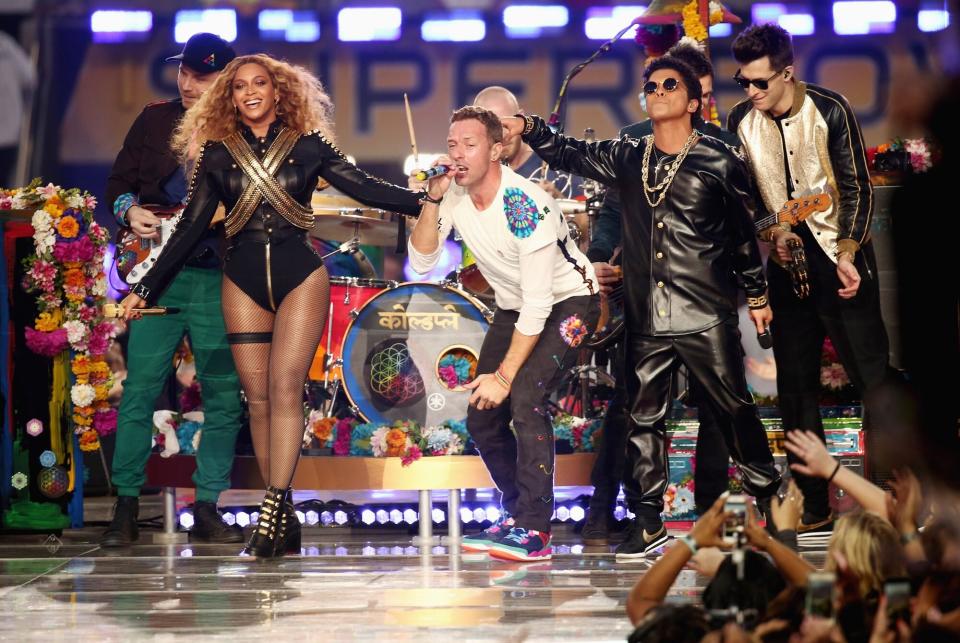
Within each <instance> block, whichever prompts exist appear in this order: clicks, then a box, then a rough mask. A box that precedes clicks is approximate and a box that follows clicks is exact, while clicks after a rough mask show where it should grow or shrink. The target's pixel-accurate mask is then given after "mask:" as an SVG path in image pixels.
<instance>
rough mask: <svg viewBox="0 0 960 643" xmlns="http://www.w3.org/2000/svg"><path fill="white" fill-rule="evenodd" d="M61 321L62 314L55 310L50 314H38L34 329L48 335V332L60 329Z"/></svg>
mask: <svg viewBox="0 0 960 643" xmlns="http://www.w3.org/2000/svg"><path fill="white" fill-rule="evenodd" d="M61 321H63V314H62V313H61V312H60V311H59V310H55V311H53V312H52V313H40V316H39V317H37V319H36V322H35V323H34V327H35V328H36V329H37V330H39V331H40V332H43V333H49V332H50V331H53V330H57V329H58V328H60V322H61Z"/></svg>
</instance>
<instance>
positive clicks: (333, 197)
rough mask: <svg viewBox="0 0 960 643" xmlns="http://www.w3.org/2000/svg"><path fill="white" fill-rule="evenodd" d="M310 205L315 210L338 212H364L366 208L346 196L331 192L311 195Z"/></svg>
mask: <svg viewBox="0 0 960 643" xmlns="http://www.w3.org/2000/svg"><path fill="white" fill-rule="evenodd" d="M310 205H311V206H312V207H313V209H314V211H316V210H325V211H330V210H333V211H339V210H365V209H367V206H365V205H363V204H362V203H360V202H359V201H356V200H354V199H351V198H350V197H348V196H347V195H346V194H336V193H333V192H317V191H315V192H314V193H313V197H312V198H311V200H310Z"/></svg>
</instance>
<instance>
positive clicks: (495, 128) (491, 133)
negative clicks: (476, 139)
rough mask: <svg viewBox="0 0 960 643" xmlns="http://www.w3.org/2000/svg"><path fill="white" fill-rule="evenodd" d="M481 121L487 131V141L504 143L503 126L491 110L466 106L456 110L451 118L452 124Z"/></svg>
mask: <svg viewBox="0 0 960 643" xmlns="http://www.w3.org/2000/svg"><path fill="white" fill-rule="evenodd" d="M471 119H473V120H477V121H480V122H481V123H482V124H483V126H484V127H485V128H486V130H487V139H488V140H489V141H490V144H491V145H493V144H494V143H503V125H502V124H501V123H500V118H499V117H498V116H497V115H496V114H494V113H493V112H491V111H490V110H489V109H484V108H483V107H477V106H476V105H466V106H464V107H461V108H460V109H458V110H456V111H455V112H454V113H453V115H452V116H451V117H450V122H451V123H456V122H457V121H466V120H471Z"/></svg>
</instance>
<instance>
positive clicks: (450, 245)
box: [403, 239, 463, 281]
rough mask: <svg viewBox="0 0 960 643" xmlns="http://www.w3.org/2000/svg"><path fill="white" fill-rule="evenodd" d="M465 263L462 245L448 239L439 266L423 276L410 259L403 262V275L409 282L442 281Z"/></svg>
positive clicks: (438, 261)
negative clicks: (414, 267) (411, 263)
mask: <svg viewBox="0 0 960 643" xmlns="http://www.w3.org/2000/svg"><path fill="white" fill-rule="evenodd" d="M462 261H463V250H462V249H461V248H460V244H459V243H457V242H456V241H454V240H453V239H447V240H446V241H444V242H443V249H442V250H441V252H440V259H438V260H437V265H435V266H434V267H433V268H431V269H430V272H428V273H427V274H425V275H421V274H420V273H418V272H417V271H416V270H414V269H413V267H412V266H411V265H410V259H409V258H407V259H406V260H405V261H404V262H403V274H404V276H405V277H406V278H407V280H408V281H440V280H441V279H445V278H446V276H447V275H448V274H450V273H451V272H453V271H454V270H456V269H457V268H458V267H459V266H460V263H461V262H462Z"/></svg>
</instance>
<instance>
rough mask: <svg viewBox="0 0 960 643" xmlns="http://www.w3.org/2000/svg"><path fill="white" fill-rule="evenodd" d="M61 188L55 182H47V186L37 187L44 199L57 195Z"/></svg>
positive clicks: (38, 192)
mask: <svg viewBox="0 0 960 643" xmlns="http://www.w3.org/2000/svg"><path fill="white" fill-rule="evenodd" d="M59 190H60V188H58V187H57V186H55V185H54V184H53V183H47V185H46V186H45V187H42V188H37V194H39V195H40V196H42V197H43V198H44V199H49V198H51V197H55V196H57V192H58V191H59Z"/></svg>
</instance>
